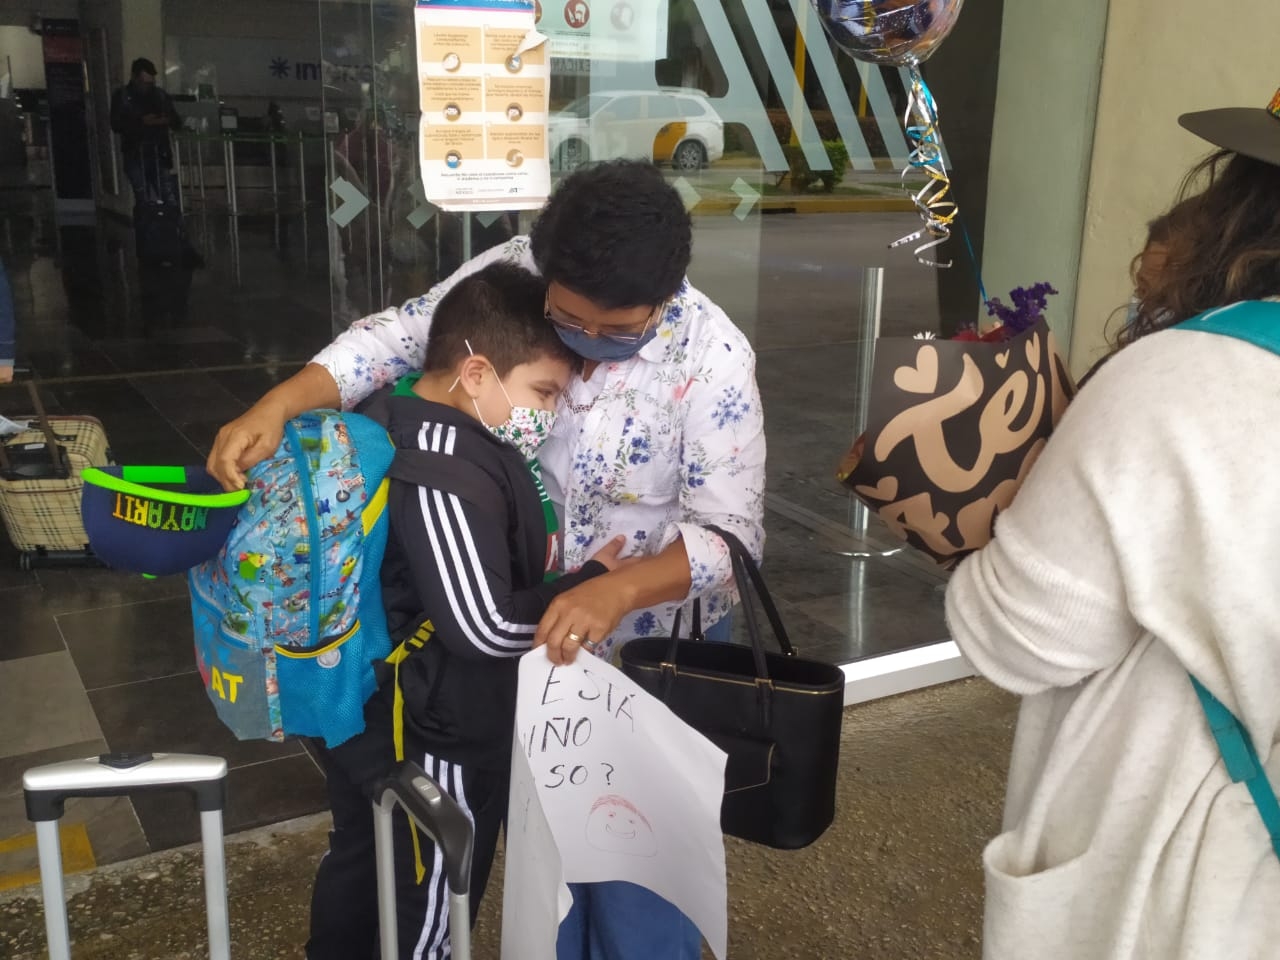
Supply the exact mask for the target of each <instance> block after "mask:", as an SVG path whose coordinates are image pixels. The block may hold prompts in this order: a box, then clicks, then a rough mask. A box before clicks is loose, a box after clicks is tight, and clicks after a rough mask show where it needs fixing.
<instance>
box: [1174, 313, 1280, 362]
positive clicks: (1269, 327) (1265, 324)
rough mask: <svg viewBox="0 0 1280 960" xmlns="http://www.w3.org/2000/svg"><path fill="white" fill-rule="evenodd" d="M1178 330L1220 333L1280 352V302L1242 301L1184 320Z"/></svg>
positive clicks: (1273, 351)
mask: <svg viewBox="0 0 1280 960" xmlns="http://www.w3.org/2000/svg"><path fill="white" fill-rule="evenodd" d="M1175 329H1177V330H1198V331H1202V332H1204V333H1218V334H1221V335H1222V336H1224V337H1234V338H1235V339H1237V340H1244V341H1245V342H1246V343H1252V344H1254V345H1255V346H1258V347H1262V348H1263V349H1264V350H1270V351H1271V352H1272V353H1280V303H1275V302H1273V301H1271V300H1242V301H1240V302H1239V303H1233V304H1231V305H1230V306H1226V307H1218V308H1217V309H1215V310H1209V311H1206V312H1205V313H1202V314H1200V315H1199V316H1198V317H1192V318H1191V319H1190V320H1184V321H1183V322H1182V323H1180V324H1178V326H1177V327H1176V328H1175Z"/></svg>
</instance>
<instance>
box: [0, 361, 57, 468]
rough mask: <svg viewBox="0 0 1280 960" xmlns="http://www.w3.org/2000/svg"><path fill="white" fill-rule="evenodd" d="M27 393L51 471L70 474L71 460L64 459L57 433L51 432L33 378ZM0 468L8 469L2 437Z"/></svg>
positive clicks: (50, 426)
mask: <svg viewBox="0 0 1280 960" xmlns="http://www.w3.org/2000/svg"><path fill="white" fill-rule="evenodd" d="M27 393H28V395H29V396H30V397H31V406H32V408H33V409H34V410H35V414H36V419H38V420H39V421H40V429H41V430H43V431H44V437H45V443H46V445H47V447H48V450H49V459H51V460H52V461H53V472H54V474H55V475H56V476H57V477H59V478H60V479H61V478H65V477H69V476H71V462H70V461H69V460H67V459H66V452H65V451H64V450H63V449H62V447H61V446H59V445H58V438H57V435H55V434H54V432H53V424H52V423H50V421H49V416H48V414H46V413H45V412H44V404H43V403H42V402H41V400H40V391H39V390H37V389H36V384H35V381H34V380H28V381H27ZM0 470H2V471H4V472H6V473H7V472H8V471H9V457H8V455H7V454H6V453H5V449H4V442H3V439H2V438H0Z"/></svg>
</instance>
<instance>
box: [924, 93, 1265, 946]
mask: <svg viewBox="0 0 1280 960" xmlns="http://www.w3.org/2000/svg"><path fill="white" fill-rule="evenodd" d="M1181 122H1182V124H1183V126H1185V127H1187V128H1188V129H1190V130H1192V131H1193V132H1196V133H1198V134H1199V135H1201V136H1203V137H1204V138H1205V139H1207V140H1210V142H1213V143H1215V144H1217V145H1218V146H1220V147H1222V148H1224V149H1223V150H1222V151H1221V152H1219V153H1216V154H1214V155H1213V156H1212V157H1210V158H1209V159H1208V160H1206V161H1205V162H1203V163H1202V164H1200V165H1199V166H1198V167H1196V168H1195V169H1194V170H1193V171H1192V172H1191V174H1190V175H1189V176H1188V178H1187V181H1186V183H1185V185H1184V188H1183V198H1184V199H1183V200H1182V202H1180V203H1179V204H1178V205H1177V206H1175V207H1174V208H1173V209H1172V210H1171V213H1176V215H1175V216H1173V217H1171V218H1170V219H1169V220H1168V221H1167V222H1166V223H1165V224H1164V225H1163V227H1164V229H1165V233H1164V235H1163V239H1162V240H1159V239H1158V240H1157V242H1158V243H1159V244H1160V245H1161V249H1160V250H1159V251H1157V252H1158V253H1159V254H1160V255H1161V257H1162V261H1161V262H1157V260H1156V258H1155V257H1150V258H1144V259H1143V260H1141V261H1140V262H1139V264H1138V269H1137V270H1136V274H1137V276H1136V282H1137V283H1138V295H1139V298H1140V302H1139V304H1138V308H1137V311H1136V315H1135V317H1134V319H1133V320H1132V322H1130V323H1129V324H1128V325H1127V326H1126V327H1125V328H1124V330H1123V331H1121V332H1120V335H1119V343H1120V349H1119V350H1118V352H1117V353H1116V354H1115V356H1114V358H1113V359H1111V361H1110V362H1109V363H1107V365H1106V366H1105V368H1103V369H1102V370H1101V371H1100V372H1099V373H1098V375H1097V377H1096V378H1095V379H1094V381H1093V382H1092V383H1091V384H1090V385H1089V388H1088V389H1086V390H1082V391H1081V392H1080V394H1079V395H1078V396H1077V397H1076V398H1075V400H1074V401H1073V402H1072V404H1071V406H1070V407H1069V408H1068V409H1067V411H1066V414H1065V415H1064V416H1063V419H1062V422H1061V423H1060V424H1059V426H1058V428H1057V430H1056V432H1055V433H1054V435H1053V436H1052V437H1051V438H1050V440H1049V443H1048V445H1047V446H1046V447H1045V450H1044V452H1043V454H1042V455H1041V456H1040V459H1039V460H1038V461H1037V462H1036V464H1035V466H1034V468H1032V470H1031V472H1030V474H1029V476H1028V478H1027V481H1026V483H1025V485H1024V486H1023V488H1022V489H1021V490H1020V491H1019V493H1018V495H1017V497H1016V498H1015V499H1014V501H1013V503H1012V505H1011V506H1010V507H1009V508H1008V509H1007V510H1005V511H1004V512H1003V513H1001V514H1000V517H999V519H998V520H997V522H996V527H995V537H994V539H993V540H992V541H991V542H990V543H989V544H988V545H987V546H986V547H984V548H983V549H982V550H980V551H978V552H977V553H975V554H973V555H971V556H970V557H968V558H967V559H965V560H964V561H963V562H962V563H961V564H960V565H959V567H958V568H957V569H956V571H955V573H954V575H953V577H952V580H951V582H950V584H949V586H948V589H947V599H946V607H947V620H948V623H949V625H950V628H951V632H952V636H953V637H954V638H955V640H956V642H957V643H958V644H959V646H960V649H961V650H962V651H963V652H964V654H965V656H966V657H967V658H968V659H969V661H970V662H971V663H972V664H973V665H974V666H975V667H976V668H977V669H978V671H979V672H980V673H981V674H982V675H984V676H985V677H986V678H987V679H989V680H991V681H992V682H993V683H995V684H997V685H999V686H1000V687H1003V688H1004V689H1006V690H1008V691H1010V692H1012V693H1015V694H1018V695H1020V696H1021V697H1022V698H1023V701H1022V708H1021V712H1020V715H1019V718H1018V727H1017V733H1016V735H1015V738H1014V747H1013V756H1012V760H1011V763H1010V769H1009V783H1008V793H1007V797H1006V801H1005V812H1004V832H1003V833H1001V834H1000V835H999V836H997V837H996V838H995V839H994V840H992V841H991V843H990V844H989V845H988V846H987V848H986V852H985V854H984V857H983V860H984V865H985V868H986V920H985V925H984V926H985V929H984V937H983V951H984V956H985V957H987V958H988V960H1006V958H1007V960H1022V958H1025V957H1035V958H1036V960H1079V958H1086V957H1087V958H1089V960H1136V958H1157V957H1158V958H1161V960H1198V958H1208V957H1240V958H1245V957H1251V958H1260V957H1272V956H1275V955H1276V949H1277V944H1280V911H1278V910H1276V904H1277V903H1280V856H1278V854H1280V838H1278V837H1277V834H1280V831H1278V830H1275V829H1274V828H1272V829H1271V830H1270V831H1269V829H1268V826H1267V825H1266V824H1265V823H1264V818H1266V817H1267V816H1268V814H1267V813H1266V810H1265V804H1262V803H1259V804H1256V805H1255V802H1254V800H1253V799H1251V796H1250V794H1251V792H1252V791H1253V790H1255V789H1258V788H1259V787H1260V786H1261V785H1265V784H1267V783H1268V782H1269V784H1270V785H1271V789H1272V790H1274V785H1276V784H1280V751H1276V750H1275V749H1273V748H1274V746H1275V744H1276V741H1277V737H1278V736H1280V697H1278V696H1277V695H1276V691H1277V689H1280V592H1278V591H1277V590H1276V589H1275V577H1276V571H1277V570H1280V533H1278V532H1277V531H1280V484H1277V483H1276V482H1275V477H1276V476H1278V475H1280V444H1276V443H1274V442H1272V440H1271V437H1272V436H1273V434H1272V431H1273V430H1274V429H1275V424H1276V423H1277V421H1280V391H1277V389H1276V384H1277V382H1280V355H1277V354H1274V353H1272V352H1270V351H1267V350H1263V349H1260V348H1259V347H1257V346H1255V345H1253V344H1251V343H1247V342H1244V341H1242V340H1237V339H1234V338H1232V337H1227V336H1222V335H1218V334H1214V333H1210V332H1207V331H1197V330H1194V329H1170V328H1172V327H1175V326H1176V325H1178V324H1181V323H1182V322H1183V321H1186V320H1188V319H1190V318H1192V317H1195V316H1198V315H1200V314H1202V313H1204V312H1206V311H1211V310H1215V309H1217V308H1223V307H1228V306H1230V305H1232V304H1236V303H1238V302H1240V301H1261V300H1277V299H1280V95H1277V97H1276V100H1275V101H1273V107H1272V108H1271V109H1267V110H1256V111H1255V110H1247V109H1243V110H1236V109H1233V110H1217V111H1206V112H1203V113H1199V114H1189V115H1187V116H1184V117H1183V118H1181ZM1278 312H1280V311H1278ZM1275 336H1276V337H1277V338H1280V321H1278V322H1277V324H1276V330H1275ZM1192 677H1194V678H1195V679H1196V680H1197V681H1198V682H1199V683H1200V684H1202V685H1203V688H1204V689H1205V690H1207V691H1208V692H1209V693H1211V694H1212V696H1213V697H1215V698H1216V699H1217V700H1218V701H1220V702H1221V703H1222V704H1224V705H1225V706H1226V708H1227V709H1228V710H1230V712H1231V713H1233V714H1234V715H1235V716H1236V717H1237V718H1238V719H1239V721H1240V722H1241V724H1242V725H1243V727H1244V729H1245V730H1246V731H1247V735H1248V739H1249V740H1251V741H1252V744H1253V746H1254V747H1255V748H1256V750H1257V765H1256V766H1254V765H1253V764H1252V763H1251V764H1250V767H1251V771H1252V774H1253V777H1254V779H1255V781H1256V782H1255V783H1251V784H1250V785H1248V786H1246V785H1245V784H1244V783H1234V782H1233V775H1235V774H1236V773H1237V772H1238V770H1237V768H1236V767H1235V766H1234V765H1233V768H1232V771H1231V773H1229V772H1228V769H1227V767H1226V765H1225V764H1224V762H1223V756H1222V755H1221V752H1220V750H1219V747H1218V746H1217V744H1216V743H1215V735H1216V734H1215V731H1216V730H1218V729H1222V727H1221V725H1219V724H1215V726H1214V727H1212V728H1211V726H1210V723H1209V721H1208V719H1207V715H1206V710H1205V709H1204V708H1202V698H1201V696H1200V694H1199V693H1198V691H1197V688H1196V687H1195V686H1193V684H1192V679H1191V678H1192ZM1254 795H1255V796H1257V794H1254ZM1273 802H1274V798H1273ZM1269 832H1271V834H1272V835H1271V836H1268V833H1269Z"/></svg>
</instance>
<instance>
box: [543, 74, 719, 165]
mask: <svg viewBox="0 0 1280 960" xmlns="http://www.w3.org/2000/svg"><path fill="white" fill-rule="evenodd" d="M549 130H550V146H551V162H552V165H553V166H554V167H555V168H557V169H560V170H572V169H573V168H575V167H577V166H579V165H581V164H583V163H586V162H587V161H588V160H607V159H615V158H618V157H645V158H647V159H650V160H652V161H653V162H654V163H659V164H661V163H670V164H671V165H672V166H673V167H675V168H676V169H677V170H685V171H690V170H699V169H701V168H702V167H704V166H706V165H707V164H708V163H713V162H714V161H716V160H719V159H720V158H721V157H723V156H724V121H723V120H721V119H720V115H719V114H718V113H716V111H715V108H714V107H712V106H711V102H710V101H709V100H708V99H707V95H706V94H705V93H703V92H702V91H701V90H694V89H692V88H689V87H660V88H659V89H658V90H656V91H655V90H610V91H607V92H602V93H590V94H587V95H586V96H584V97H579V98H578V99H577V100H574V101H573V102H572V103H570V104H568V105H567V106H566V107H564V108H563V109H562V110H559V111H557V112H556V113H553V114H552V115H551V118H550V123H549Z"/></svg>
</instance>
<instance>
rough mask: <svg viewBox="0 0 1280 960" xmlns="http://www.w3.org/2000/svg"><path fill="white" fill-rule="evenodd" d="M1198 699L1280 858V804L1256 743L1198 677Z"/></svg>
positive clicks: (1229, 768) (1234, 778)
mask: <svg viewBox="0 0 1280 960" xmlns="http://www.w3.org/2000/svg"><path fill="white" fill-rule="evenodd" d="M1191 685H1192V686H1193V687H1195V691H1196V696H1198V697H1199V698H1200V706H1201V707H1203V708H1204V715H1205V717H1206V718H1207V719H1208V721H1209V729H1210V730H1211V731H1212V732H1213V739H1214V740H1215V741H1217V744H1218V751H1219V752H1220V753H1221V754H1222V760H1223V762H1224V763H1225V764H1226V765H1227V773H1228V774H1229V775H1230V776H1231V779H1232V781H1233V782H1235V783H1243V784H1244V785H1245V786H1246V787H1248V789H1249V795H1250V796H1251V797H1253V804H1254V806H1255V807H1257V809H1258V815H1259V816H1260V817H1261V818H1262V825H1263V826H1264V827H1266V828H1267V833H1269V834H1270V835H1271V847H1272V849H1274V850H1275V852H1276V856H1277V857H1280V803H1278V802H1277V801H1276V794H1275V791H1274V790H1273V789H1272V788H1271V781H1270V780H1268V779H1267V771H1266V770H1265V769H1263V766H1262V763H1261V762H1260V761H1259V760H1258V753H1257V751H1256V750H1254V749H1253V741H1252V740H1250V739H1249V732H1248V731H1247V730H1245V728H1244V727H1243V726H1242V725H1241V723H1240V721H1239V720H1237V719H1236V717H1235V714H1233V713H1232V712H1231V711H1230V710H1228V709H1227V708H1226V707H1225V706H1223V704H1222V701H1220V700H1219V699H1218V698H1217V697H1215V696H1214V695H1213V694H1212V693H1210V692H1209V691H1208V690H1207V689H1205V687H1204V684H1202V683H1201V682H1200V681H1199V680H1197V679H1196V678H1195V677H1192V678H1191Z"/></svg>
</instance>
